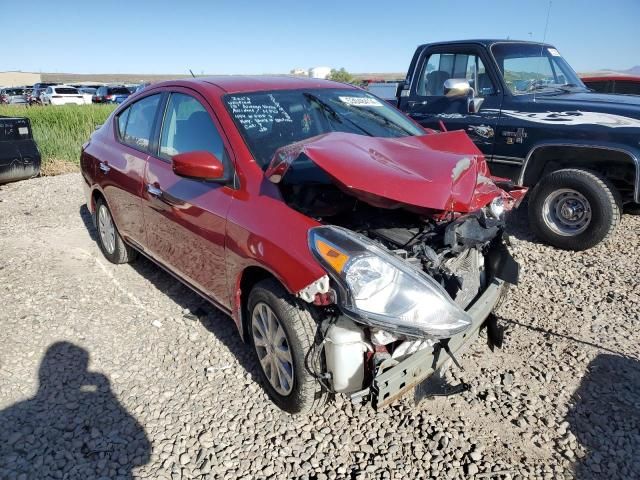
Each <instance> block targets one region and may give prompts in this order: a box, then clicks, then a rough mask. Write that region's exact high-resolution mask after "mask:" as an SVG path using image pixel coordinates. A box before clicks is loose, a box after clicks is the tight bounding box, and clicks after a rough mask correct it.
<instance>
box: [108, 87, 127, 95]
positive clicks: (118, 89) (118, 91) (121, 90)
mask: <svg viewBox="0 0 640 480" xmlns="http://www.w3.org/2000/svg"><path fill="white" fill-rule="evenodd" d="M109 94H115V95H129V94H131V92H130V91H129V90H128V89H127V88H125V87H113V88H109Z"/></svg>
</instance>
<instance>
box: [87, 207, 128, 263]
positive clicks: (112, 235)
mask: <svg viewBox="0 0 640 480" xmlns="http://www.w3.org/2000/svg"><path fill="white" fill-rule="evenodd" d="M96 228H97V230H98V245H99V246H100V250H102V254H103V255H104V256H105V258H106V259H107V260H109V261H110V262H111V263H116V264H119V263H128V262H131V261H133V260H134V259H135V258H136V255H137V252H136V251H135V250H134V249H133V248H131V247H130V246H129V245H127V244H126V243H124V240H122V237H121V236H120V234H119V233H118V229H117V228H116V224H115V222H114V221H113V217H112V216H111V211H110V210H109V207H107V204H106V203H105V201H104V200H103V199H101V198H99V199H98V200H97V201H96Z"/></svg>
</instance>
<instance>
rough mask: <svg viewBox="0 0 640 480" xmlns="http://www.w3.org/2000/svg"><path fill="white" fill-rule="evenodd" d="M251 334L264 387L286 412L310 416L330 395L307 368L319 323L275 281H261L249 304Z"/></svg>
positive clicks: (253, 291) (252, 292)
mask: <svg viewBox="0 0 640 480" xmlns="http://www.w3.org/2000/svg"><path fill="white" fill-rule="evenodd" d="M248 314H249V316H248V322H247V324H248V325H247V326H248V333H249V338H251V343H252V344H253V346H254V350H255V352H256V357H257V359H258V363H259V364H260V372H261V374H262V375H261V376H262V379H263V384H264V386H265V389H266V391H267V393H268V394H269V397H271V400H273V402H274V403H275V404H276V405H277V406H278V407H280V408H281V409H282V410H284V411H285V412H288V413H291V414H296V413H309V412H312V411H313V410H315V409H316V408H318V407H320V406H321V405H323V404H324V403H325V401H326V398H327V393H326V392H325V391H323V389H322V386H321V385H320V383H319V382H318V380H317V379H316V378H315V377H314V376H313V375H312V374H311V372H310V371H309V370H308V368H307V362H306V361H305V360H306V356H307V353H308V352H309V349H310V348H311V346H312V345H313V342H314V338H315V333H316V325H317V323H316V321H315V320H314V319H313V317H312V316H311V314H310V313H309V311H308V310H307V309H305V308H304V307H303V306H301V305H299V304H298V303H297V302H296V301H295V299H294V298H293V297H292V296H291V295H289V294H288V293H287V292H286V291H285V290H284V288H283V287H282V286H281V285H280V284H279V283H278V282H277V281H276V280H273V279H267V280H263V281H261V282H258V283H257V284H256V285H255V286H254V287H253V289H252V290H251V293H250V294H249V301H248Z"/></svg>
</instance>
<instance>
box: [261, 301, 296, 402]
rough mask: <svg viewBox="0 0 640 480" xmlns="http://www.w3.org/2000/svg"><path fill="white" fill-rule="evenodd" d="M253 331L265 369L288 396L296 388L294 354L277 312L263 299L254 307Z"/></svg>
mask: <svg viewBox="0 0 640 480" xmlns="http://www.w3.org/2000/svg"><path fill="white" fill-rule="evenodd" d="M251 333H252V336H253V345H254V346H255V349H256V353H257V355H258V360H259V362H260V366H261V367H262V371H263V372H264V374H265V376H266V377H267V379H268V380H269V383H270V384H271V386H272V387H273V389H274V390H275V391H276V392H277V393H278V394H280V395H282V396H285V397H286V396H287V395H289V394H290V393H291V391H292V390H293V382H294V372H293V357H292V355H291V349H290V347H289V341H288V340H287V335H286V333H285V331H284V328H283V327H282V324H281V323H280V320H279V319H278V316H277V315H276V314H275V312H274V311H273V310H272V309H271V307H269V305H267V304H266V303H264V302H259V303H257V304H256V306H255V307H254V308H253V312H252V315H251Z"/></svg>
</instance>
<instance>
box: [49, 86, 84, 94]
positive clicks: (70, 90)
mask: <svg viewBox="0 0 640 480" xmlns="http://www.w3.org/2000/svg"><path fill="white" fill-rule="evenodd" d="M53 91H54V92H55V93H61V94H63V95H76V94H77V93H78V90H77V89H75V88H72V87H57V88H54V89H53Z"/></svg>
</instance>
